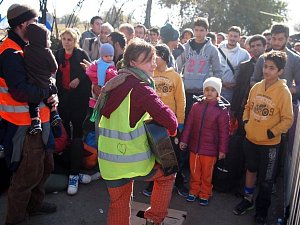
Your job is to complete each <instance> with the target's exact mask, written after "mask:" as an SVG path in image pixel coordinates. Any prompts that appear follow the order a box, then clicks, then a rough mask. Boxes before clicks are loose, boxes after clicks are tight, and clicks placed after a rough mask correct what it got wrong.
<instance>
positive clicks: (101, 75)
mask: <svg viewBox="0 0 300 225" xmlns="http://www.w3.org/2000/svg"><path fill="white" fill-rule="evenodd" d="M113 65H114V62H111V63H107V62H105V61H103V59H101V58H100V59H99V60H98V61H97V76H98V85H99V86H100V87H103V86H104V84H105V79H106V70H107V69H108V67H110V66H113Z"/></svg>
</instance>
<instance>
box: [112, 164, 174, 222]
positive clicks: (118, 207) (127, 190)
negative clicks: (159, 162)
mask: <svg viewBox="0 0 300 225" xmlns="http://www.w3.org/2000/svg"><path fill="white" fill-rule="evenodd" d="M174 179H175V174H174V175H169V176H167V177H165V176H164V174H163V171H162V170H161V169H160V168H159V167H157V170H156V172H155V174H154V175H153V176H152V177H151V178H149V179H146V180H147V181H152V180H153V181H154V186H153V191H152V195H151V201H150V207H149V208H148V209H147V210H146V212H145V218H147V219H151V220H152V221H154V222H155V223H158V224H159V223H161V222H163V220H164V218H165V217H166V216H167V214H168V207H169V204H170V200H171V196H172V189H173V183H174ZM132 191H133V180H130V181H129V182H128V183H126V184H123V185H121V186H118V187H113V188H111V187H108V192H109V196H110V204H109V209H108V218H107V225H129V224H130V213H131V206H130V200H131V196H132Z"/></svg>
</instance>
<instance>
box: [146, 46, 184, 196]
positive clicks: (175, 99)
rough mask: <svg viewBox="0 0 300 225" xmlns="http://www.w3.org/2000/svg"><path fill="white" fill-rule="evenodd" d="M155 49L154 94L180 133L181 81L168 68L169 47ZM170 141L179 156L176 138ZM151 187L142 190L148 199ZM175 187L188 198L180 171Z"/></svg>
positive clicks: (182, 86)
mask: <svg viewBox="0 0 300 225" xmlns="http://www.w3.org/2000/svg"><path fill="white" fill-rule="evenodd" d="M155 48H156V55H157V58H156V64H157V67H156V69H155V71H154V77H153V79H154V82H155V88H156V93H157V95H158V96H159V97H160V99H161V100H162V102H163V103H165V104H166V105H167V106H169V108H170V109H171V110H172V111H173V112H174V113H175V115H176V117H177V120H178V129H179V131H180V132H181V131H182V130H183V123H184V118H185V105H186V101H185V91H184V85H183V81H182V78H181V77H180V75H179V73H177V72H176V71H175V70H174V69H173V68H172V67H168V63H169V59H170V55H171V54H172V53H171V51H170V49H169V47H168V46H167V45H166V44H157V45H156V46H155ZM171 141H172V144H173V148H177V152H178V154H180V153H181V152H180V150H179V142H178V138H171ZM178 157H179V160H181V156H179V155H178ZM181 169H182V168H181ZM152 187H153V182H150V184H149V185H148V187H147V188H146V189H144V190H143V194H144V195H145V196H148V197H149V196H150V195H151V193H152ZM175 187H176V189H177V193H178V194H179V195H180V196H183V197H185V198H186V197H187V196H188V189H187V188H186V187H185V185H184V177H183V176H182V170H180V171H179V172H177V175H176V179H175Z"/></svg>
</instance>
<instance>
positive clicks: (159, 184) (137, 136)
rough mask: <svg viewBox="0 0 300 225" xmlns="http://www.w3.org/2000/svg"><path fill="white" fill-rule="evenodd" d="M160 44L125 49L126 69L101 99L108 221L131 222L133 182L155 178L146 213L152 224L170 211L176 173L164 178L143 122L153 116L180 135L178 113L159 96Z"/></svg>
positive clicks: (101, 145)
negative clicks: (156, 79)
mask: <svg viewBox="0 0 300 225" xmlns="http://www.w3.org/2000/svg"><path fill="white" fill-rule="evenodd" d="M155 59H156V55H155V48H154V47H153V46H152V45H151V44H149V43H147V42H145V41H143V40H133V41H132V42H130V44H129V45H128V46H127V48H126V50H125V53H124V59H123V60H124V65H125V68H123V69H121V70H120V71H119V76H117V77H115V78H113V79H112V80H110V81H109V82H108V83H107V84H106V85H105V87H104V88H103V90H102V92H101V95H100V98H99V100H98V109H99V110H100V112H99V113H100V114H101V118H100V122H99V130H98V132H99V140H98V158H99V167H100V171H101V175H102V177H103V179H104V180H105V181H106V184H107V188H108V192H109V195H110V205H109V211H108V219H107V224H109V225H129V224H130V204H129V203H130V199H131V196H132V191H133V180H136V179H143V180H154V188H153V192H152V196H151V207H150V208H149V209H148V210H147V211H146V212H145V214H144V217H145V218H146V220H147V223H146V224H161V223H162V222H163V220H164V218H165V216H166V215H167V209H168V206H169V202H170V199H171V194H172V187H173V182H174V175H169V176H164V174H163V172H162V169H161V168H160V166H159V165H158V164H156V163H155V158H154V156H153V155H152V153H151V151H150V148H149V145H148V141H147V136H146V133H145V129H144V126H143V122H144V121H145V120H146V119H149V117H150V116H151V117H152V118H153V120H155V121H156V122H157V123H159V124H161V125H162V126H164V127H165V128H167V130H168V132H169V134H170V135H175V134H176V128H177V126H178V123H177V119H176V116H175V114H174V113H173V112H172V111H171V110H170V109H169V107H167V106H166V105H165V104H164V103H163V102H162V101H161V100H160V98H159V97H158V96H157V94H156V93H155V90H154V81H153V79H152V76H153V72H154V70H155V68H156V62H155Z"/></svg>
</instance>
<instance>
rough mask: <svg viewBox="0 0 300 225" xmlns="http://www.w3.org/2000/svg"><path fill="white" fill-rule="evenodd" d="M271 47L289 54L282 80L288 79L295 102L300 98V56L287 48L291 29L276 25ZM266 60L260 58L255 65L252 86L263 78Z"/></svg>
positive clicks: (272, 33)
mask: <svg viewBox="0 0 300 225" xmlns="http://www.w3.org/2000/svg"><path fill="white" fill-rule="evenodd" d="M271 35H272V39H271V47H272V49H273V50H279V51H284V52H285V53H286V54H287V62H286V66H285V68H284V72H283V74H282V76H281V79H286V81H287V86H288V87H289V89H290V91H291V94H292V96H293V100H294V101H295V100H296V99H297V98H299V97H300V56H299V55H297V54H296V53H294V52H292V51H291V50H290V49H288V48H287V47H286V45H287V42H288V38H289V28H288V27H287V26H286V25H283V24H274V25H273V26H272V28H271ZM263 64H264V59H263V57H260V58H259V59H258V60H257V63H256V65H255V69H254V73H253V77H252V79H251V82H252V85H254V83H256V82H258V81H260V80H261V79H262V77H263Z"/></svg>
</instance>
